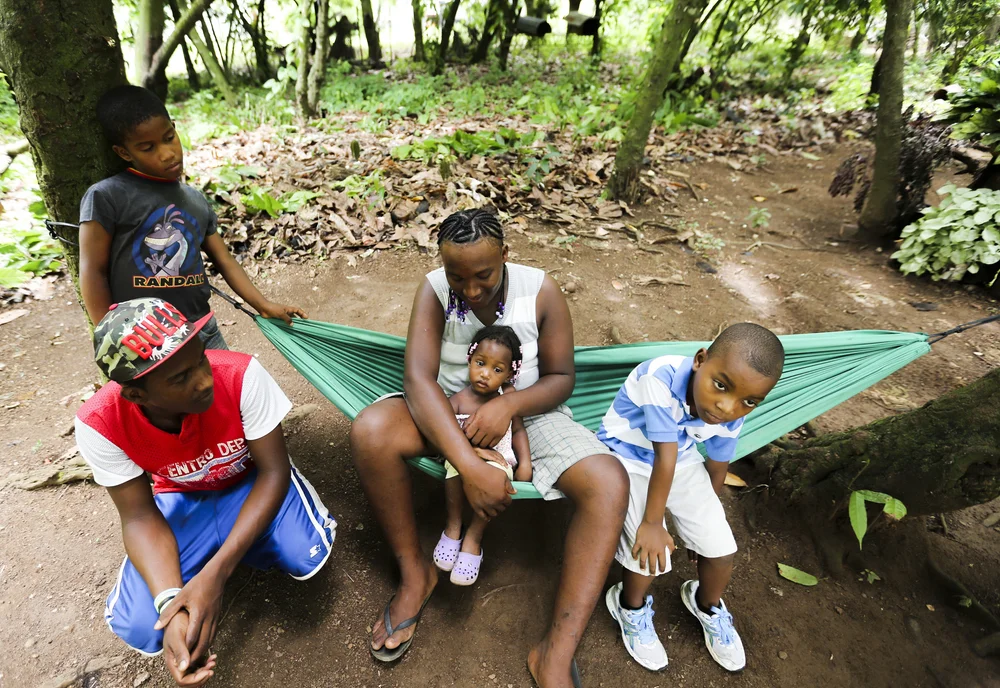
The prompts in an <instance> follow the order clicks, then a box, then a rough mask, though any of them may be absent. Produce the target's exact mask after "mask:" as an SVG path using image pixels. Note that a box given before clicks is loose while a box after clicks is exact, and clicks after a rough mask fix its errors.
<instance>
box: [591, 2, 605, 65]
mask: <svg viewBox="0 0 1000 688" xmlns="http://www.w3.org/2000/svg"><path fill="white" fill-rule="evenodd" d="M603 4H604V3H603V2H602V0H594V20H595V21H596V22H597V33H595V34H594V39H593V42H592V43H591V44H590V57H591V58H593V60H594V61H595V62H597V61H600V59H601V50H602V49H603V47H604V46H603V41H602V40H601V31H603V29H604V27H602V26H601V8H602V5H603Z"/></svg>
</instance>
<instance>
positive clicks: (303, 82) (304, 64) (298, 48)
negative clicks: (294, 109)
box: [295, 0, 313, 117]
mask: <svg viewBox="0 0 1000 688" xmlns="http://www.w3.org/2000/svg"><path fill="white" fill-rule="evenodd" d="M312 9H313V0H299V16H298V21H299V35H298V39H297V42H296V45H295V60H296V62H295V67H296V70H297V74H296V78H295V104H296V105H297V106H298V108H299V112H300V113H301V114H302V115H304V116H306V117H308V116H309V115H310V114H311V113H310V112H309V44H310V42H311V41H312V35H313V25H312Z"/></svg>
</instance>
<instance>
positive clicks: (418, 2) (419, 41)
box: [410, 0, 427, 62]
mask: <svg viewBox="0 0 1000 688" xmlns="http://www.w3.org/2000/svg"><path fill="white" fill-rule="evenodd" d="M410 4H411V5H412V6H413V59H414V60H416V61H417V62H423V61H424V60H426V59H427V56H426V55H425V54H424V3H423V0H410Z"/></svg>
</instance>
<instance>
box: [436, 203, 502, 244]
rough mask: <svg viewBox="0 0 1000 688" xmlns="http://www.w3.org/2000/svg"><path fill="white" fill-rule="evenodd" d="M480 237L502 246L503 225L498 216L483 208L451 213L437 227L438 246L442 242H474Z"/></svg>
mask: <svg viewBox="0 0 1000 688" xmlns="http://www.w3.org/2000/svg"><path fill="white" fill-rule="evenodd" d="M480 239H489V240H490V241H494V242H496V243H497V244H498V245H500V246H503V227H501V226H500V220H499V218H497V216H496V215H494V214H493V213H491V212H490V211H488V210H485V209H483V208H473V209H472V210H460V211H458V212H457V213H452V214H451V215H449V216H448V217H446V218H445V219H444V220H443V221H442V222H441V226H440V227H439V228H438V246H440V245H441V244H444V243H452V244H474V243H475V242H477V241H479V240H480Z"/></svg>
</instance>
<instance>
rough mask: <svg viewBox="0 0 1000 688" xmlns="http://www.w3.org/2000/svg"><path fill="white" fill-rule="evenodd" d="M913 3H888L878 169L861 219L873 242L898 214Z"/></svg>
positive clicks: (889, 229) (899, 0) (893, 0)
mask: <svg viewBox="0 0 1000 688" xmlns="http://www.w3.org/2000/svg"><path fill="white" fill-rule="evenodd" d="M910 2H911V0H886V2H885V7H886V23H885V35H884V38H883V41H882V57H881V58H880V60H881V62H882V69H881V74H880V83H879V101H878V119H877V122H876V127H875V165H874V169H873V170H872V186H871V190H870V191H869V192H868V197H867V198H866V199H865V205H864V207H863V208H862V209H861V216H860V217H859V218H858V226H859V228H860V229H861V232H862V233H863V234H865V235H866V236H868V237H870V238H873V239H880V238H882V237H885V236H887V235H888V234H889V233H890V232H892V231H893V230H894V229H895V226H896V225H895V223H896V219H897V217H898V214H899V211H898V207H897V199H898V197H899V154H900V148H901V147H902V135H903V67H904V64H905V62H906V55H905V53H906V35H907V31H906V24H907V22H908V21H909V18H910Z"/></svg>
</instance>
